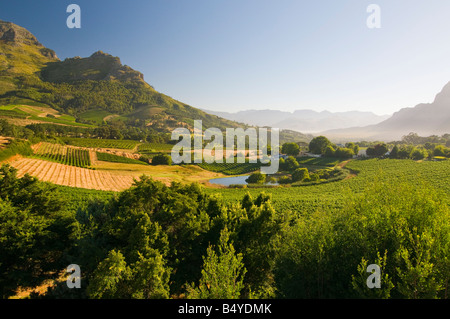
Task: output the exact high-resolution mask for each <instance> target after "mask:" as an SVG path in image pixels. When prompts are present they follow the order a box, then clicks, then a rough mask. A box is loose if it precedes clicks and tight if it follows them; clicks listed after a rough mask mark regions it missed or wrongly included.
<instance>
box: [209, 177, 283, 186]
mask: <svg viewBox="0 0 450 319" xmlns="http://www.w3.org/2000/svg"><path fill="white" fill-rule="evenodd" d="M249 176H250V175H243V176H233V177H222V178H214V179H210V180H209V182H210V183H211V184H218V185H223V186H230V185H247V184H248V183H247V182H246V181H245V180H246V179H247V178H248V177H249ZM267 185H278V183H267Z"/></svg>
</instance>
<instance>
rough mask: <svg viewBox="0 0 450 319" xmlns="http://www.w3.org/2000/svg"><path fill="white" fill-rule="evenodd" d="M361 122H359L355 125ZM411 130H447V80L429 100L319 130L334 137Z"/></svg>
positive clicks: (379, 136) (390, 135) (385, 136)
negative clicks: (364, 122)
mask: <svg viewBox="0 0 450 319" xmlns="http://www.w3.org/2000/svg"><path fill="white" fill-rule="evenodd" d="M358 126H360V125H358ZM411 132H414V133H417V134H419V135H421V136H430V135H443V134H449V133H450V82H449V83H448V84H447V85H445V86H444V88H443V89H442V91H441V92H440V93H439V94H437V95H436V98H435V100H434V101H433V102H432V103H422V104H419V105H417V106H415V107H412V108H404V109H401V110H400V111H398V112H396V113H394V115H392V116H391V117H390V118H388V119H386V120H384V121H382V122H380V123H378V124H375V125H369V126H364V127H361V126H360V127H351V128H346V129H334V130H324V131H322V132H321V134H323V135H326V136H328V137H329V138H332V139H334V140H352V139H353V140H354V139H355V138H356V137H358V139H359V140H362V139H365V140H368V141H369V140H398V139H401V138H402V137H403V136H404V135H407V134H409V133H411Z"/></svg>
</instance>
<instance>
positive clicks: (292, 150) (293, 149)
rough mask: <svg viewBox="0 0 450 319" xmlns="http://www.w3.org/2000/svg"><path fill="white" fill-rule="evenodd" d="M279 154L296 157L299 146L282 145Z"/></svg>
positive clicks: (293, 144)
mask: <svg viewBox="0 0 450 319" xmlns="http://www.w3.org/2000/svg"><path fill="white" fill-rule="evenodd" d="M281 153H282V154H286V155H289V156H297V155H298V154H299V153H300V146H298V144H297V143H293V142H291V143H284V144H283V146H282V147H281Z"/></svg>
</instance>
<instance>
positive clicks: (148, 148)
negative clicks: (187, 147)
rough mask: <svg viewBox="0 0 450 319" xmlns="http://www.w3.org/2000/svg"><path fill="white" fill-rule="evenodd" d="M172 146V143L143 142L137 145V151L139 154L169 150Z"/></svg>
mask: <svg viewBox="0 0 450 319" xmlns="http://www.w3.org/2000/svg"><path fill="white" fill-rule="evenodd" d="M172 148H173V145H172V144H159V143H144V144H141V145H139V146H138V152H139V153H141V154H148V153H155V152H170V151H171V150H172Z"/></svg>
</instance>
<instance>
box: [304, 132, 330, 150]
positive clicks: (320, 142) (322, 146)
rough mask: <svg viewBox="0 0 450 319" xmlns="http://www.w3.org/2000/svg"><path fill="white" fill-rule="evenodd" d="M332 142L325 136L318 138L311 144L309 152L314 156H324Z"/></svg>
mask: <svg viewBox="0 0 450 319" xmlns="http://www.w3.org/2000/svg"><path fill="white" fill-rule="evenodd" d="M328 145H331V142H330V141H329V140H328V139H327V138H326V137H325V136H318V137H315V138H313V139H312V140H311V142H310V143H309V151H310V152H311V153H313V154H324V153H325V150H326V148H327V146H328Z"/></svg>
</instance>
